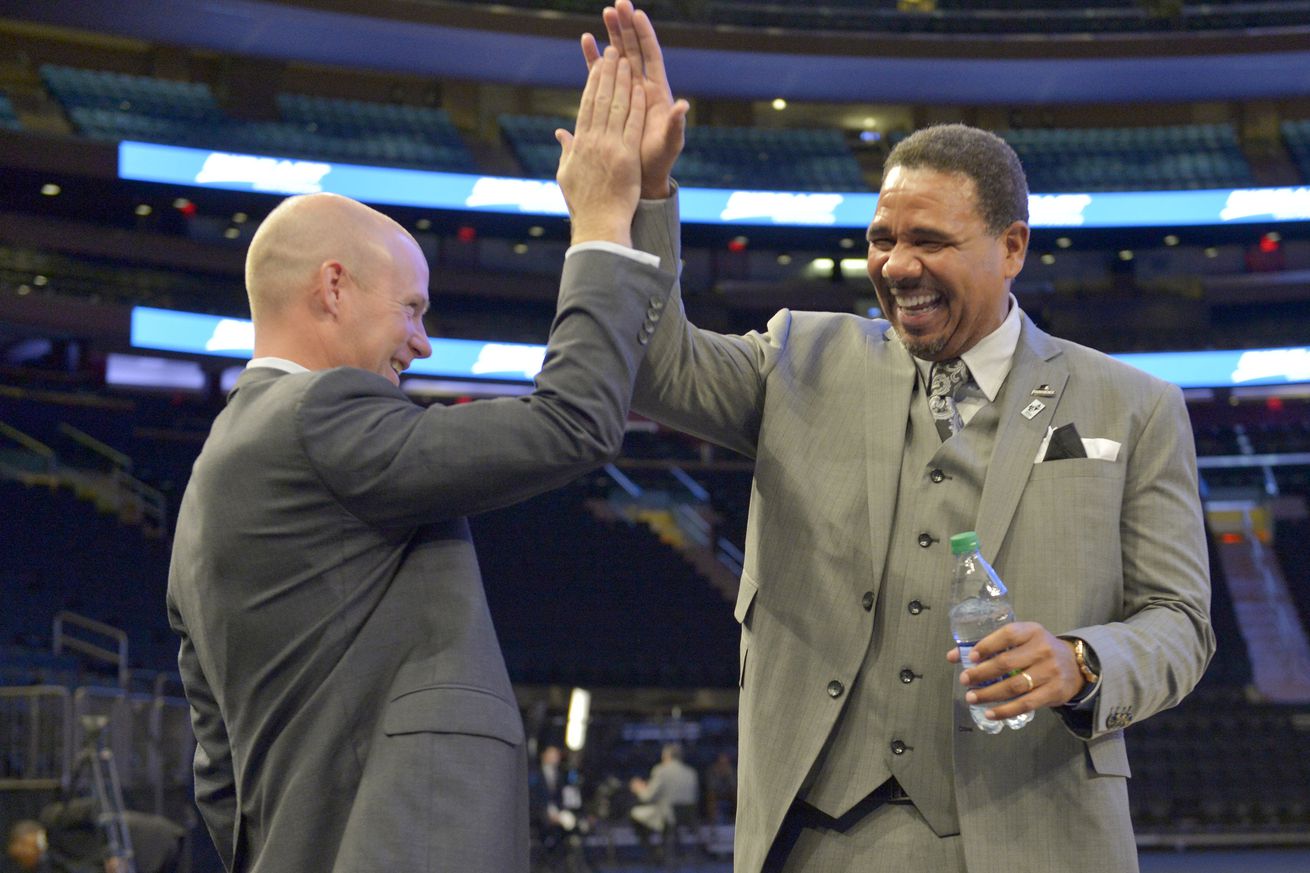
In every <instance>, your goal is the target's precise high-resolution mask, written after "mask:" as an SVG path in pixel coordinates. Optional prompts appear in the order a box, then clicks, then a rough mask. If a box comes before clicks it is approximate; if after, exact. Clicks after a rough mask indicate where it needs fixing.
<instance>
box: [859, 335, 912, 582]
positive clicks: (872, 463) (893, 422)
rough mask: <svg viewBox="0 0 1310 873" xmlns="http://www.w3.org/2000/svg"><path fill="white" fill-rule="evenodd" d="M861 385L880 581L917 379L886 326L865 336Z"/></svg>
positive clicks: (873, 548) (873, 555) (875, 568)
mask: <svg viewBox="0 0 1310 873" xmlns="http://www.w3.org/2000/svg"><path fill="white" fill-rule="evenodd" d="M868 344H869V348H868V355H867V357H866V358H865V367H864V369H865V380H864V381H865V384H866V385H867V386H868V390H869V399H870V403H869V404H868V413H867V414H866V417H865V444H866V450H865V456H866V458H867V462H866V464H865V467H866V469H867V470H868V478H869V547H870V549H869V553H870V556H871V558H872V560H873V567H872V571H873V573H872V575H871V576H870V577H869V578H871V579H874V580H881V579H882V577H883V571H884V567H885V565H886V563H887V547H888V543H889V541H890V539H891V533H892V517H891V513H892V511H893V508H894V507H895V506H896V494H897V489H898V487H899V485H900V478H901V455H902V453H903V452H904V450H905V429H906V426H907V423H908V421H909V416H910V400H911V398H912V397H913V396H914V382H915V379H916V375H915V370H914V361H913V359H912V358H911V357H910V354H909V352H907V351H905V347H904V346H902V345H901V342H900V340H899V339H898V338H897V337H896V332H895V331H894V330H892V329H891V328H887V330H886V331H884V332H883V333H882V334H881V335H879V334H877V333H870V334H869V336H868Z"/></svg>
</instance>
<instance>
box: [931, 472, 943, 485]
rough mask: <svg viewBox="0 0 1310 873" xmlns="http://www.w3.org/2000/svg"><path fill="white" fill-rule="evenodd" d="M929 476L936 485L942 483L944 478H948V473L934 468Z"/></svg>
mask: <svg viewBox="0 0 1310 873" xmlns="http://www.w3.org/2000/svg"><path fill="white" fill-rule="evenodd" d="M928 478H929V479H931V480H932V482H933V484H934V485H940V484H941V482H942V480H943V479H945V478H946V474H945V473H943V472H942V471H941V470H933V471H932V472H931V473H929V474H928Z"/></svg>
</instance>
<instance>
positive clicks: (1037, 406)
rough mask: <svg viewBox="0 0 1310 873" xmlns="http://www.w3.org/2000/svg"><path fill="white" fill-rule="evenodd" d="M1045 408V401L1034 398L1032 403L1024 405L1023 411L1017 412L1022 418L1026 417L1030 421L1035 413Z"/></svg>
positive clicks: (1034, 416)
mask: <svg viewBox="0 0 1310 873" xmlns="http://www.w3.org/2000/svg"><path fill="white" fill-rule="evenodd" d="M1045 408H1046V404H1045V403H1043V402H1042V401H1040V400H1034V401H1033V402H1032V403H1029V404H1028V405H1027V406H1025V407H1024V408H1023V412H1020V413H1019V414H1020V415H1022V416H1023V417H1024V418H1026V419H1028V420H1029V421H1032V420H1033V419H1034V418H1036V417H1037V413H1039V412H1041V411H1042V410H1043V409H1045Z"/></svg>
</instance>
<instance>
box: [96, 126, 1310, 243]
mask: <svg viewBox="0 0 1310 873" xmlns="http://www.w3.org/2000/svg"><path fill="white" fill-rule="evenodd" d="M118 175H119V178H122V179H129V180H133V181H139V182H160V183H164V184H173V185H188V186H195V187H200V188H221V189H224V190H228V191H249V192H252V193H258V194H274V195H291V194H308V193H313V192H317V191H329V192H332V193H334V194H344V195H345V196H347V197H353V198H355V199H356V200H362V201H365V202H367V203H375V204H379V205H390V206H412V207H420V208H425V209H441V210H460V211H472V212H495V213H502V214H510V215H539V216H560V217H562V216H565V215H567V214H568V209H567V207H566V206H565V204H564V197H563V195H561V194H560V190H559V186H558V185H556V184H555V183H554V182H551V181H545V180H540V179H512V178H503V177H497V176H472V175H466V174H461V173H437V172H432V171H428V170H405V169H397V168H392V167H365V166H360V165H357V164H339V163H330V162H327V161H313V160H302V159H298V158H282V157H270V156H263V155H247V154H237V153H233V152H224V151H210V150H208V149H194V148H182V147H180V146H167V145H156V144H153V143H142V142H121V143H119V146H118ZM680 196H681V207H682V220H683V222H685V223H688V224H724V225H733V226H741V227H761V226H767V227H834V228H864V227H866V226H867V225H868V223H869V219H870V218H871V217H872V216H873V211H874V207H875V206H876V205H877V202H878V196H877V195H876V194H871V193H869V192H848V193H806V192H798V191H732V190H727V189H718V188H683V189H681V195H680ZM1029 212H1030V214H1031V218H1032V220H1031V224H1032V226H1033V227H1041V228H1079V227H1087V228H1104V227H1178V226H1184V225H1224V224H1250V223H1256V222H1259V223H1262V224H1268V223H1271V222H1273V223H1277V222H1285V221H1310V186H1301V187H1289V188H1236V189H1223V190H1209V191H1120V192H1108V193H1095V194H1078V193H1068V194H1033V195H1032V196H1031V198H1030V200H1029Z"/></svg>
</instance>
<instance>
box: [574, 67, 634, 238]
mask: <svg viewBox="0 0 1310 873" xmlns="http://www.w3.org/2000/svg"><path fill="white" fill-rule="evenodd" d="M634 80H635V76H634V75H633V71H632V66H631V64H629V63H628V61H627V60H626V59H624V58H621V57H619V53H618V50H617V49H614V48H608V49H606V50H605V54H604V56H603V57H602V58H600V59H599V60H598V62H597V63H594V64H592V66H591V70H590V71H589V72H588V73H587V86H586V88H584V89H583V92H582V102H581V103H579V104H578V123H577V126H576V128H575V130H574V132H573V133H571V134H570V133H569V132H568V131H567V130H562V129H561V130H557V131H555V139H557V140H558V141H559V144H560V158H559V170H558V171H557V172H556V173H555V179H556V180H557V181H558V182H559V186H560V190H561V191H563V192H564V200H565V202H566V203H567V204H568V207H569V215H570V217H571V218H572V241H573V244H574V245H577V244H578V243H581V242H589V241H593V240H608V241H610V242H616V243H620V244H622V245H627V246H630V245H632V232H631V226H632V216H633V214H634V213H635V212H636V211H637V200H638V198H639V197H640V196H641V158H640V150H639V147H640V144H641V141H642V130H643V129H644V124H645V119H646V92H645V89H644V88H642V87H641V86H639V85H636V84H635V81H634Z"/></svg>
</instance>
